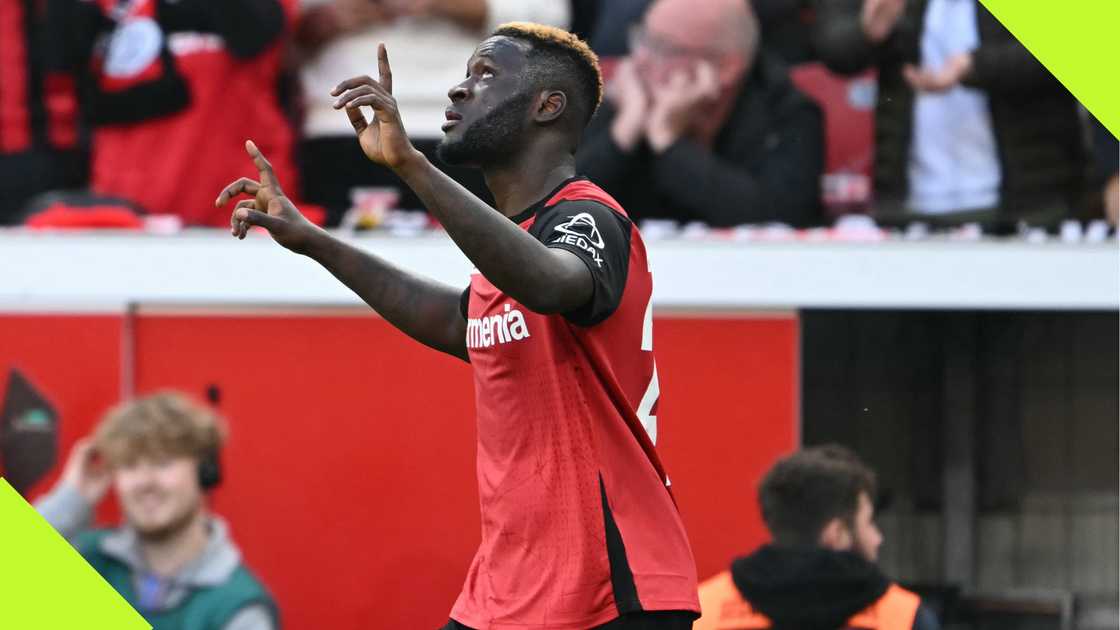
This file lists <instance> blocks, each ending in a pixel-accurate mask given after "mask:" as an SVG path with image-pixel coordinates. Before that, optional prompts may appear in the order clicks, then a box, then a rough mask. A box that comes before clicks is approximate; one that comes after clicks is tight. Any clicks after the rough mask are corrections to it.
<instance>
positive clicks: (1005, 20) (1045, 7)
mask: <svg viewBox="0 0 1120 630" xmlns="http://www.w3.org/2000/svg"><path fill="white" fill-rule="evenodd" d="M981 2H982V3H983V4H984V6H985V7H987V8H988V10H989V11H991V12H992V15H995V16H996V19H998V20H999V21H1000V22H1001V23H1002V24H1003V25H1004V26H1005V27H1006V28H1007V30H1009V31H1011V34H1012V35H1014V36H1015V38H1016V39H1018V40H1019V41H1020V42H1022V44H1023V46H1026V48H1027V50H1029V51H1031V54H1033V55H1034V56H1035V58H1037V59H1038V60H1039V61H1040V62H1042V65H1044V66H1046V69H1047V70H1049V71H1050V72H1051V73H1052V74H1053V75H1054V76H1055V77H1057V78H1058V80H1059V81H1061V82H1062V84H1063V85H1065V86H1066V89H1068V90H1069V91H1070V92H1071V93H1073V95H1074V96H1075V97H1077V100H1079V101H1081V104H1082V105H1084V106H1085V108H1086V109H1088V110H1089V111H1090V112H1092V113H1093V115H1094V116H1096V117H1097V119H1098V120H1100V121H1101V123H1103V124H1104V126H1105V127H1106V128H1108V130H1109V131H1111V132H1112V135H1114V136H1117V137H1120V83H1118V80H1120V70H1118V68H1117V63H1116V62H1117V61H1120V54H1118V48H1117V44H1116V42H1117V28H1118V27H1120V0H1067V1H1066V2H1042V0H981Z"/></svg>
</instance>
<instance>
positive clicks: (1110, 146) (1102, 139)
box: [1090, 115, 1120, 227]
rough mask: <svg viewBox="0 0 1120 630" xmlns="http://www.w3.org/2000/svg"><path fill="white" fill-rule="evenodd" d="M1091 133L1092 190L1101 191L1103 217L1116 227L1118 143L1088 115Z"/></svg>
mask: <svg viewBox="0 0 1120 630" xmlns="http://www.w3.org/2000/svg"><path fill="white" fill-rule="evenodd" d="M1090 123H1091V125H1092V132H1093V154H1094V160H1093V162H1094V163H1095V166H1096V168H1095V169H1094V174H1095V177H1094V184H1096V185H1095V186H1094V188H1095V189H1096V190H1100V191H1103V192H1102V193H1101V194H1102V203H1103V205H1104V216H1105V218H1106V219H1108V222H1109V223H1110V224H1112V226H1113V227H1116V223H1117V218H1118V216H1117V215H1118V214H1120V142H1117V141H1116V136H1114V135H1112V132H1110V131H1109V130H1108V129H1107V128H1105V126H1104V125H1102V124H1101V121H1100V120H1097V118H1096V117H1094V116H1092V115H1090Z"/></svg>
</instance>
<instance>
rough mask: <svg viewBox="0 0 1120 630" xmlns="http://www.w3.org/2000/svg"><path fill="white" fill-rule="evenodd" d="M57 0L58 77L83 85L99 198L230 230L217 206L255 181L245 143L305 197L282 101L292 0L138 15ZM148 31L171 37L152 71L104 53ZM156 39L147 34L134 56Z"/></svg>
mask: <svg viewBox="0 0 1120 630" xmlns="http://www.w3.org/2000/svg"><path fill="white" fill-rule="evenodd" d="M51 2H53V3H55V4H56V7H57V9H56V10H55V11H52V16H53V19H52V20H51V21H50V22H49V23H50V25H51V27H52V28H53V29H54V30H55V33H54V34H55V35H56V37H60V38H61V39H55V41H60V42H67V43H68V45H69V46H70V48H69V49H63V50H61V51H60V54H59V55H57V58H58V59H59V60H60V63H58V64H55V67H56V68H59V66H61V69H66V70H69V71H76V72H78V73H79V74H83V75H84V76H85V78H86V80H85V86H86V88H87V89H86V90H85V95H86V97H87V98H86V102H87V103H89V104H90V107H89V108H88V109H89V111H91V116H92V118H93V120H92V123H93V125H94V130H93V136H92V166H91V170H92V174H91V178H92V188H93V191H94V192H95V193H96V194H99V195H107V196H117V197H123V198H126V199H129V200H130V201H133V202H136V203H138V204H140V205H141V206H143V207H144V208H145V209H147V210H148V211H149V212H152V213H171V214H176V215H178V216H180V217H181V218H182V219H183V221H184V223H186V224H191V225H214V226H227V225H228V224H229V212H230V210H229V208H215V207H214V199H215V197H216V196H217V194H218V192H219V191H221V189H222V188H223V187H224V186H226V185H227V184H229V183H230V182H232V181H233V180H235V179H237V178H238V177H241V176H254V177H255V175H256V173H255V172H254V171H253V169H252V164H251V162H249V161H248V160H247V159H246V157H245V152H244V148H243V145H244V142H245V140H246V139H252V140H253V141H254V142H256V144H257V146H259V147H260V148H261V150H262V151H263V152H264V153H265V154H266V155H268V156H269V159H270V160H271V161H272V164H273V167H274V168H275V170H276V173H277V175H278V176H279V177H280V181H282V182H284V183H285V184H286V185H287V186H289V187H293V190H295V189H296V188H295V187H297V186H298V182H297V180H296V177H295V169H294V166H293V157H292V144H293V138H292V131H291V128H290V126H289V124H288V121H287V120H286V119H285V117H284V114H283V112H282V110H281V107H280V104H279V102H278V98H277V79H278V77H279V75H280V64H281V55H282V48H283V42H284V40H285V37H286V35H287V34H288V33H289V32H290V31H291V28H292V26H293V20H294V19H295V17H296V10H297V9H296V4H297V3H296V1H295V0H180V1H179V2H175V3H169V2H165V1H164V0H140V1H139V2H134V3H132V4H131V5H128V4H127V3H126V4H125V5H123V6H129V7H130V8H129V11H128V14H127V15H125V16H122V15H121V14H120V12H119V8H118V7H121V6H122V5H121V4H120V3H115V2H114V1H113V0H98V1H97V2H74V0H51ZM141 22H146V24H141V25H140V26H142V27H148V28H149V31H150V30H151V27H150V25H151V24H153V23H154V24H158V26H159V30H161V31H162V32H163V35H164V37H163V40H162V41H163V43H162V46H160V49H161V52H160V53H159V57H157V58H156V59H154V60H151V63H149V60H148V59H147V58H146V57H145V58H144V59H145V60H143V61H141V62H138V63H136V62H135V58H136V57H137V55H118V56H117V57H116V58H114V55H113V52H112V50H111V49H112V44H110V45H109V47H108V48H106V49H99V48H96V47H95V42H96V40H97V38H98V37H100V36H104V35H108V34H112V33H120V32H121V31H122V30H123V29H124V28H125V27H129V26H130V23H141ZM133 25H134V24H133ZM137 30H140V31H143V29H142V28H137ZM130 35H131V33H130ZM110 41H111V40H110ZM155 41H158V39H157V38H154V37H152V38H148V39H147V40H145V35H144V34H143V32H141V34H140V35H138V36H137V37H136V38H135V41H130V42H129V44H130V46H129V47H131V48H136V45H135V44H136V42H140V43H141V44H150V43H151V42H155ZM151 45H152V48H151V50H152V51H154V50H155V46H156V45H155V44H151ZM64 46H65V45H64ZM140 47H141V48H142V47H143V46H140ZM122 48H126V47H122ZM106 51H107V52H106ZM152 54H156V53H155V52H152ZM141 57H143V55H141ZM114 64H116V65H115V66H114ZM130 64H132V65H134V66H135V67H131V68H130V67H129V65H130ZM83 71H84V72H83ZM122 77H123V78H122ZM155 84H158V85H155Z"/></svg>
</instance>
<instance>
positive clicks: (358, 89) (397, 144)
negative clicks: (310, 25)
mask: <svg viewBox="0 0 1120 630" xmlns="http://www.w3.org/2000/svg"><path fill="white" fill-rule="evenodd" d="M331 96H337V97H338V100H336V101H335V102H334V108H335V109H345V110H346V115H347V116H349V117H350V124H351V125H353V126H354V133H356V134H358V143H359V144H360V145H361V146H362V151H363V152H364V153H365V154H366V157H368V158H369V159H370V160H373V161H374V162H376V163H378V164H382V165H384V166H388V167H389V168H391V169H393V170H399V169H401V168H404V167H405V166H407V165H408V164H409V163H411V162H413V161H415V160H417V159H418V158H419V159H423V154H422V153H420V152H419V151H417V150H416V148H415V147H413V146H412V142H411V141H409V139H408V134H407V133H406V132H405V130H404V123H403V122H401V114H400V110H399V109H398V108H397V99H395V98H393V71H392V69H391V68H390V67H389V53H388V51H386V50H385V44H381V45H379V46H378V47H377V80H376V81H374V80H373V79H372V78H370V77H368V76H362V77H354V78H353V79H347V80H345V81H343V82H342V83H339V84H338V87H336V88H335V89H334V90H332V91H331ZM363 106H365V107H370V108H372V109H373V121H368V120H366V115H365V114H363V113H362V110H361V108H362V107H363Z"/></svg>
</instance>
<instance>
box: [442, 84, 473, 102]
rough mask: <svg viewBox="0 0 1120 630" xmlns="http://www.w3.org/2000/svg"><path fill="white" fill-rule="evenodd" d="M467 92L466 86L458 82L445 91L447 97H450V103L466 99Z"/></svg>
mask: <svg viewBox="0 0 1120 630" xmlns="http://www.w3.org/2000/svg"><path fill="white" fill-rule="evenodd" d="M469 94H470V92H469V91H468V90H467V86H466V85H463V84H462V83H460V84H458V85H454V86H452V87H451V89H450V90H448V91H447V98H449V99H451V102H452V103H458V102H460V101H464V100H466V98H467V96H468V95H469Z"/></svg>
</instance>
